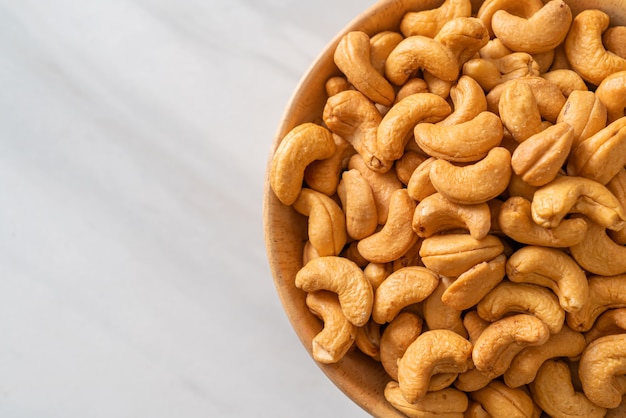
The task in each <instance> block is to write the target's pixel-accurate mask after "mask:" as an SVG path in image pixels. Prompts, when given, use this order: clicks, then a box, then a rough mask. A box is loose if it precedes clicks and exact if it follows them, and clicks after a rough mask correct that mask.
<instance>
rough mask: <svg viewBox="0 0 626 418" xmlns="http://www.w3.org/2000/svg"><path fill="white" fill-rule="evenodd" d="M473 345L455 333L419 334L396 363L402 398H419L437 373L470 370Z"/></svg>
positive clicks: (438, 331)
mask: <svg viewBox="0 0 626 418" xmlns="http://www.w3.org/2000/svg"><path fill="white" fill-rule="evenodd" d="M471 354H472V343H470V342H469V341H468V340H467V339H465V338H463V337H461V336H460V335H459V334H457V333H456V332H454V331H450V330H446V329H436V330H429V331H426V332H423V333H422V334H420V335H419V336H418V337H417V338H416V339H415V341H413V343H411V345H410V346H409V347H408V348H407V350H406V352H405V353H404V356H402V358H401V359H400V360H399V361H398V383H399V385H400V390H401V393H402V395H403V397H404V399H405V400H406V401H407V402H409V403H415V402H416V401H418V400H420V399H422V398H423V397H424V396H425V395H426V393H427V391H428V386H429V384H430V379H431V377H432V376H433V375H435V374H438V373H463V372H465V371H466V370H468V369H469V368H470V367H471V363H472V360H471V358H470V356H471Z"/></svg>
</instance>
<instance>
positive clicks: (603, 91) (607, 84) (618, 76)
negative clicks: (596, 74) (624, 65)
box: [596, 70, 626, 123]
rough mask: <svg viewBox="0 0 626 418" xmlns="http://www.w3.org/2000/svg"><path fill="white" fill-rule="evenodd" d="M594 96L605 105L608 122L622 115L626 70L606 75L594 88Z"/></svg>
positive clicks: (624, 100)
mask: <svg viewBox="0 0 626 418" xmlns="http://www.w3.org/2000/svg"><path fill="white" fill-rule="evenodd" d="M596 96H597V97H598V99H599V100H600V101H601V102H602V103H603V104H604V105H605V106H606V109H607V113H608V123H611V122H613V121H616V120H618V119H620V118H622V117H624V108H626V70H625V71H618V72H616V73H613V74H611V75H609V76H608V77H606V78H605V79H604V80H602V82H601V83H600V85H599V86H598V88H597V89H596Z"/></svg>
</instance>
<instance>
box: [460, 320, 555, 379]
mask: <svg viewBox="0 0 626 418" xmlns="http://www.w3.org/2000/svg"><path fill="white" fill-rule="evenodd" d="M479 315H480V312H479ZM549 337H550V329H549V328H548V326H547V325H546V323H545V322H543V321H542V320H541V319H539V318H537V317H536V316H534V315H528V314H517V315H513V316H507V317H504V318H502V319H499V320H497V321H496V322H494V323H492V324H491V325H489V326H488V327H487V328H485V330H484V331H483V332H482V333H481V334H480V336H479V337H478V339H477V340H476V343H475V344H474V347H473V350H472V359H473V361H474V366H475V367H476V369H478V370H480V371H482V372H483V373H485V374H486V375H487V376H488V377H490V378H492V379H493V378H496V377H498V376H501V375H502V374H504V372H505V371H506V370H507V369H508V367H509V365H510V364H511V361H512V360H513V357H515V355H516V354H517V353H519V352H520V351H522V349H524V347H528V346H533V345H541V344H544V343H545V342H546V341H548V338H549Z"/></svg>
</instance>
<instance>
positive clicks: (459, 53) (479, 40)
mask: <svg viewBox="0 0 626 418" xmlns="http://www.w3.org/2000/svg"><path fill="white" fill-rule="evenodd" d="M435 40H436V41H438V42H440V43H441V44H442V45H444V46H445V47H447V48H448V49H450V51H452V53H453V54H454V56H455V57H456V60H457V63H458V64H459V65H463V64H464V63H465V62H466V61H468V60H469V59H470V58H473V57H474V56H475V55H476V54H477V53H478V51H480V49H481V48H482V47H484V46H485V45H486V44H487V42H488V41H489V32H488V31H487V28H486V27H485V25H484V24H483V22H482V21H481V20H480V19H476V18H475V17H466V16H464V17H455V18H453V19H451V20H449V21H448V22H446V23H445V25H443V27H442V28H441V30H440V31H439V32H438V33H437V35H436V36H435Z"/></svg>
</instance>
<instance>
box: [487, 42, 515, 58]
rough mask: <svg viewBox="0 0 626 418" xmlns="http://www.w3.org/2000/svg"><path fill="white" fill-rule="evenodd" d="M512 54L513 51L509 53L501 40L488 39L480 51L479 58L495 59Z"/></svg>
mask: <svg viewBox="0 0 626 418" xmlns="http://www.w3.org/2000/svg"><path fill="white" fill-rule="evenodd" d="M512 53H513V51H511V50H510V49H509V48H508V47H507V46H506V45H504V44H503V43H502V40H501V39H499V38H493V39H490V40H489V41H488V42H487V43H486V44H485V46H484V47H482V48H481V49H480V51H479V56H480V58H485V59H497V58H502V57H503V56H505V55H509V54H512Z"/></svg>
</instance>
